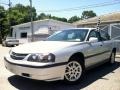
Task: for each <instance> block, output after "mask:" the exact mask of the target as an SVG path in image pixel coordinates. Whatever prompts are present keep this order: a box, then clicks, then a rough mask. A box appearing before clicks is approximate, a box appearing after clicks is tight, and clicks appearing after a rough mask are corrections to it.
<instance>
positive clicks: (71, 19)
mask: <svg viewBox="0 0 120 90" xmlns="http://www.w3.org/2000/svg"><path fill="white" fill-rule="evenodd" d="M78 20H80V18H79V17H78V16H72V17H71V18H70V19H69V20H68V22H69V23H73V22H76V21H78Z"/></svg>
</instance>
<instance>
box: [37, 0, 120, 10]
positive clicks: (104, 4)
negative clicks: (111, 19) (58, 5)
mask: <svg viewBox="0 0 120 90" xmlns="http://www.w3.org/2000/svg"><path fill="white" fill-rule="evenodd" d="M115 4H120V1H117V0H116V1H114V2H104V3H100V4H92V5H87V6H81V7H74V8H66V9H59V10H45V11H42V10H41V11H37V12H64V11H67V12H69V11H76V10H81V9H89V8H97V7H103V6H110V5H115Z"/></svg>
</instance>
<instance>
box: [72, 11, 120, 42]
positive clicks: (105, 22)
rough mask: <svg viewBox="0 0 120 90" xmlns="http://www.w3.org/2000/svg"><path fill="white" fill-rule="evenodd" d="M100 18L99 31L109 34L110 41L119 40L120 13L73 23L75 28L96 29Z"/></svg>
mask: <svg viewBox="0 0 120 90" xmlns="http://www.w3.org/2000/svg"><path fill="white" fill-rule="evenodd" d="M98 18H100V29H101V30H104V31H106V32H108V33H109V35H110V37H111V39H118V40H120V12H113V13H109V14H105V15H101V16H98V17H93V18H90V19H85V20H80V21H77V22H75V23H73V24H74V25H76V26H77V27H94V28H95V27H96V26H97V22H98Z"/></svg>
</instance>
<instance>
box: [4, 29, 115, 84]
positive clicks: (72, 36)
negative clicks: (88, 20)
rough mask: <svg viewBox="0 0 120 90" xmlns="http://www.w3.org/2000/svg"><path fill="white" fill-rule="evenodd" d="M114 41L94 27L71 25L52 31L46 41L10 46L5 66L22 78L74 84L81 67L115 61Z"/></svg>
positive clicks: (80, 73)
mask: <svg viewBox="0 0 120 90" xmlns="http://www.w3.org/2000/svg"><path fill="white" fill-rule="evenodd" d="M115 54H116V47H115V46H114V40H110V38H109V35H108V34H107V33H105V32H104V31H97V30H96V29H95V28H74V29H69V30H62V31H58V32H56V33H54V34H53V35H51V36H50V37H48V38H47V40H46V41H38V42H33V43H27V44H23V45H19V46H17V47H15V48H12V49H11V50H10V52H9V54H8V55H6V56H5V58H4V59H5V67H6V68H7V69H8V70H9V71H11V72H13V73H15V74H17V75H20V76H22V77H26V78H31V79H37V80H44V81H54V80H65V81H66V82H68V83H76V82H78V81H80V80H81V79H82V76H83V75H84V72H85V70H88V69H90V68H93V67H96V66H98V65H101V64H103V63H105V62H108V63H110V64H113V63H114V62H115Z"/></svg>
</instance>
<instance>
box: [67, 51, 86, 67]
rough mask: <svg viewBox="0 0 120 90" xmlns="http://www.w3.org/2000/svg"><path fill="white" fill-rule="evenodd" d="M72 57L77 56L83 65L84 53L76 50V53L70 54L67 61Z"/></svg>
mask: <svg viewBox="0 0 120 90" xmlns="http://www.w3.org/2000/svg"><path fill="white" fill-rule="evenodd" d="M73 57H74V58H79V60H80V61H79V62H82V63H83V65H85V57H84V54H83V53H82V52H76V53H74V54H72V55H71V56H70V58H69V60H68V61H70V60H71V59H72V58H73Z"/></svg>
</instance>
